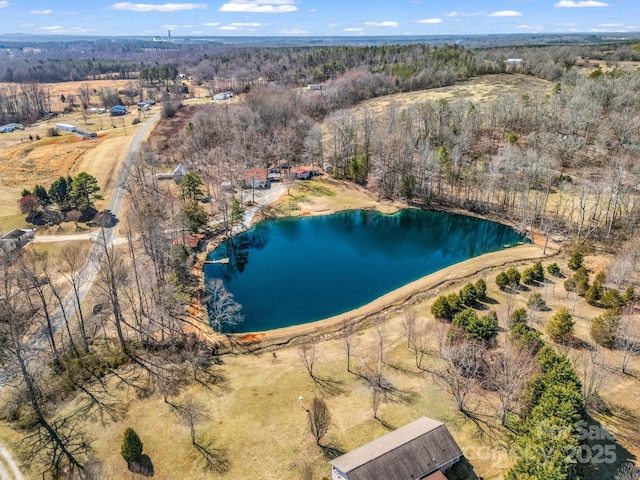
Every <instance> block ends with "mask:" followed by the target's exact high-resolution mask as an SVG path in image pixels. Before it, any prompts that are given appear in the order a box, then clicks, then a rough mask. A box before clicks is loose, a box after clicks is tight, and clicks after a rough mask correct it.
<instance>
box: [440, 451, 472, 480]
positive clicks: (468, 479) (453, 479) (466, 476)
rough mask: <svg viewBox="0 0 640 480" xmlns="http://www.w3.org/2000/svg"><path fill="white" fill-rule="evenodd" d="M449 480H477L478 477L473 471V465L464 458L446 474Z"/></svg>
mask: <svg viewBox="0 0 640 480" xmlns="http://www.w3.org/2000/svg"><path fill="white" fill-rule="evenodd" d="M444 475H445V477H447V479H448V480H476V479H477V478H478V475H477V474H476V472H475V471H474V470H473V465H471V463H469V460H467V457H464V456H463V457H462V458H461V459H460V461H458V463H456V464H454V465H453V466H452V467H451V468H450V469H449V470H447V471H446V472H445V474H444Z"/></svg>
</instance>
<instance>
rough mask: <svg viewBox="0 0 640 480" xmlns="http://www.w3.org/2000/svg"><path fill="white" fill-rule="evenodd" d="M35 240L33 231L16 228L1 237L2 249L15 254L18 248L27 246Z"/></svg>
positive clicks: (0, 245) (0, 244)
mask: <svg viewBox="0 0 640 480" xmlns="http://www.w3.org/2000/svg"><path fill="white" fill-rule="evenodd" d="M31 238H33V230H27V229H19V228H16V229H14V230H11V231H10V232H7V233H5V234H4V235H2V236H1V237H0V249H1V250H4V251H5V252H7V253H9V252H13V251H14V250H15V249H16V248H18V247H22V246H23V245H26V244H27V243H28V242H29V240H30V239H31Z"/></svg>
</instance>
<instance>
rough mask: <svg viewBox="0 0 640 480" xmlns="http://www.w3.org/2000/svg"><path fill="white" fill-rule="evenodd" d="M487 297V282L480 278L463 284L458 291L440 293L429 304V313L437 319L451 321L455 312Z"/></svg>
mask: <svg viewBox="0 0 640 480" xmlns="http://www.w3.org/2000/svg"><path fill="white" fill-rule="evenodd" d="M486 298H487V284H486V283H485V281H484V280H482V279H480V280H478V281H477V282H476V283H471V282H469V283H467V284H465V285H464V286H463V287H462V289H461V290H460V292H459V293H450V294H449V295H441V296H439V297H438V298H436V300H435V301H434V302H433V305H431V313H432V314H433V316H434V317H436V318H437V319H438V320H446V321H448V322H451V321H453V318H454V317H455V316H456V314H458V313H460V312H462V311H463V310H464V308H465V306H466V307H471V306H473V305H475V304H476V302H482V301H484V300H485V299H486Z"/></svg>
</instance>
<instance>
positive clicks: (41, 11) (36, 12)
mask: <svg viewBox="0 0 640 480" xmlns="http://www.w3.org/2000/svg"><path fill="white" fill-rule="evenodd" d="M29 13H30V14H31V15H49V14H51V13H53V10H31V11H30V12H29Z"/></svg>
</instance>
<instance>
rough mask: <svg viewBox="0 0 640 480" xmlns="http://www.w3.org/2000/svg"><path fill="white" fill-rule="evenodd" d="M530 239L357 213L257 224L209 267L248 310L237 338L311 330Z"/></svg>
mask: <svg viewBox="0 0 640 480" xmlns="http://www.w3.org/2000/svg"><path fill="white" fill-rule="evenodd" d="M522 241H524V238H523V237H522V236H520V235H519V234H517V233H516V232H515V231H514V230H513V229H512V228H510V227H507V226H505V225H502V224H499V223H495V222H489V221H486V220H481V219H478V218H474V217H467V216H464V215H457V214H452V213H445V212H430V211H423V210H415V209H407V210H401V211H400V212H398V213H396V214H394V215H385V214H381V213H379V212H375V211H367V210H351V211H345V212H340V213H336V214H333V215H326V216H316V217H298V218H284V219H278V220H269V221H266V222H261V223H258V224H256V225H255V226H254V227H252V228H251V229H250V230H248V231H247V232H245V233H242V234H240V235H237V236H235V237H233V238H232V239H230V240H228V241H226V242H224V243H223V244H222V245H220V246H219V247H218V248H216V249H215V250H214V251H213V252H211V253H210V255H209V259H210V260H219V259H223V258H229V263H228V264H221V263H218V264H207V265H205V279H206V280H209V279H211V278H221V279H223V281H224V283H225V285H226V287H227V289H228V290H229V291H230V292H231V293H232V294H233V295H234V297H235V299H236V301H237V302H239V303H240V304H241V305H242V306H243V310H242V313H243V314H244V316H245V320H244V322H242V323H241V324H239V325H237V326H235V327H234V328H233V329H232V330H231V331H233V332H255V331H263V330H270V329H274V328H280V327H287V326H291V325H297V324H301V323H307V322H312V321H315V320H320V319H323V318H327V317H331V316H333V315H337V314H340V313H344V312H347V311H349V310H353V309H355V308H358V307H360V306H362V305H365V304H367V303H369V302H371V301H373V300H375V299H376V298H378V297H380V296H382V295H384V294H385V293H388V292H390V291H392V290H395V289H396V288H399V287H401V286H403V285H406V284H407V283H410V282H412V281H414V280H417V279H418V278H420V277H423V276H425V275H428V274H430V273H433V272H435V271H437V270H440V269H442V268H445V267H448V266H449V265H453V264H455V263H458V262H461V261H463V260H466V259H469V258H471V257H475V256H478V255H482V254H484V253H487V252H493V251H497V250H501V249H502V248H504V246H505V245H514V244H517V243H519V242H522Z"/></svg>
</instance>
